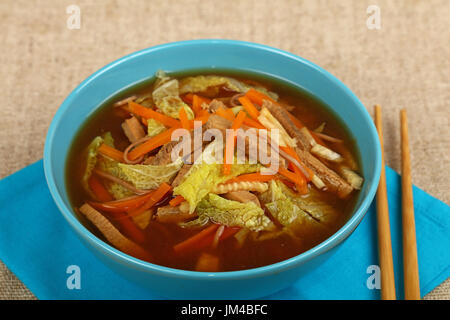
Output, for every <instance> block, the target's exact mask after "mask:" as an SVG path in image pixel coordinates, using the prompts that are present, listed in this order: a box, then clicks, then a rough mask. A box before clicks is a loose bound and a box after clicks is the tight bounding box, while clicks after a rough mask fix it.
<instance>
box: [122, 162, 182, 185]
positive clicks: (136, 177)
mask: <svg viewBox="0 0 450 320" xmlns="http://www.w3.org/2000/svg"><path fill="white" fill-rule="evenodd" d="M182 165H183V161H182V160H181V158H180V159H178V160H177V161H175V162H172V163H169V164H167V165H147V164H124V163H119V164H118V166H119V169H120V170H121V173H120V176H121V177H124V178H125V179H126V180H127V181H129V182H131V183H133V185H134V186H135V187H136V188H138V189H155V188H157V187H158V186H159V185H161V183H163V182H169V181H170V179H172V178H173V177H174V176H175V175H176V174H177V172H178V171H179V170H180V168H181V166H182Z"/></svg>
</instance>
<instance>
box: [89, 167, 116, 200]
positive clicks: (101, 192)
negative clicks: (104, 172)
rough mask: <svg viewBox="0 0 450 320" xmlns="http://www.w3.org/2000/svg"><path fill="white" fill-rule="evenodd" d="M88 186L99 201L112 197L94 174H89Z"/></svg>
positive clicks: (111, 198)
mask: <svg viewBox="0 0 450 320" xmlns="http://www.w3.org/2000/svg"><path fill="white" fill-rule="evenodd" d="M88 184H89V188H90V189H91V190H92V192H93V193H94V195H95V197H96V198H97V199H98V200H100V201H101V202H106V201H111V200H113V199H114V198H113V197H112V196H111V194H110V193H109V192H108V190H106V188H105V186H104V185H103V183H102V182H101V181H100V179H99V177H98V176H96V175H94V174H93V175H91V177H90V178H89V181H88Z"/></svg>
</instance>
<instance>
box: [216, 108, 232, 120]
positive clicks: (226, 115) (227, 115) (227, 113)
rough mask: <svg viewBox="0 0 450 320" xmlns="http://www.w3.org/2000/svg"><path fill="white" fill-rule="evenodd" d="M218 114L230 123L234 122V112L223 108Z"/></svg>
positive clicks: (218, 110)
mask: <svg viewBox="0 0 450 320" xmlns="http://www.w3.org/2000/svg"><path fill="white" fill-rule="evenodd" d="M216 114H217V115H218V116H221V117H222V118H225V119H228V120H230V121H234V119H235V116H234V113H233V111H231V109H228V108H226V109H225V108H223V107H220V108H219V109H217V110H216Z"/></svg>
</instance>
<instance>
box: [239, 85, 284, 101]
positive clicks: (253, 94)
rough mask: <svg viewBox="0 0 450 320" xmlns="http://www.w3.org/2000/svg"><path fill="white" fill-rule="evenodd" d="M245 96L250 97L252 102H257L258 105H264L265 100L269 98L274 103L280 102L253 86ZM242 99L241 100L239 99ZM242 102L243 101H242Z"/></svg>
mask: <svg viewBox="0 0 450 320" xmlns="http://www.w3.org/2000/svg"><path fill="white" fill-rule="evenodd" d="M245 96H246V97H247V98H248V99H250V101H251V102H253V103H256V104H257V105H262V103H263V101H264V100H268V101H270V102H272V103H275V104H278V103H277V102H276V101H275V100H273V99H272V98H271V97H269V96H267V95H265V94H264V93H262V92H259V91H257V90H255V89H253V88H251V89H250V90H248V91H247V93H246V94H245ZM239 101H240V100H239ZM241 103H242V102H241Z"/></svg>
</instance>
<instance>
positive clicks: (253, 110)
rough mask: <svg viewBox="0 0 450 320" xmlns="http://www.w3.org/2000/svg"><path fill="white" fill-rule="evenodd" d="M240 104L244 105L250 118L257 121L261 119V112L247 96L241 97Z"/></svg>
mask: <svg viewBox="0 0 450 320" xmlns="http://www.w3.org/2000/svg"><path fill="white" fill-rule="evenodd" d="M238 100H239V102H240V103H241V104H242V106H243V107H244V109H245V110H246V111H247V112H248V114H249V115H250V117H252V118H253V119H255V120H257V119H258V117H259V111H258V109H256V107H255V106H254V105H253V103H252V102H251V101H250V99H249V98H248V97H246V96H243V97H240V98H239V99H238Z"/></svg>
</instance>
